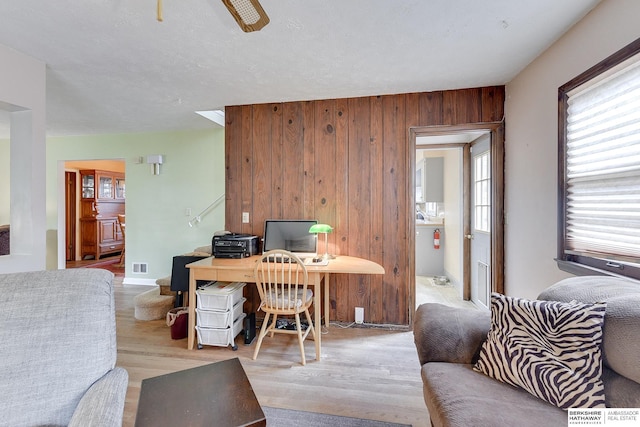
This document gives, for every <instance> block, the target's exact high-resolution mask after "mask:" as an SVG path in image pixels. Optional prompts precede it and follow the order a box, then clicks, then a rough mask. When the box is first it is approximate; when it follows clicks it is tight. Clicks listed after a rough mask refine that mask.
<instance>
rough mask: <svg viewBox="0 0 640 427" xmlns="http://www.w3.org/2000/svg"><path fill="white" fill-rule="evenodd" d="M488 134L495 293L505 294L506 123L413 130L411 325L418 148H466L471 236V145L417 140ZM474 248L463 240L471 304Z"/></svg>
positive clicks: (465, 204) (409, 195) (409, 196)
mask: <svg viewBox="0 0 640 427" xmlns="http://www.w3.org/2000/svg"><path fill="white" fill-rule="evenodd" d="M477 131H487V132H489V133H490V135H491V177H492V179H491V291H492V292H499V293H503V292H504V222H505V221H504V217H505V215H504V120H503V121H500V122H487V123H469V124H461V125H447V126H420V127H411V128H409V150H407V151H408V157H409V158H408V168H407V170H408V173H409V180H408V182H409V183H410V185H408V186H407V200H409V203H408V206H407V212H406V213H405V214H406V215H405V218H406V221H407V224H408V228H409V230H408V237H409V239H408V240H409V299H410V301H409V305H408V307H409V321H410V324H411V323H412V322H413V313H414V311H415V304H416V276H415V273H416V264H415V251H416V236H415V233H416V225H415V202H416V200H415V191H414V188H415V179H416V149H418V148H434V149H436V148H451V147H456V146H458V147H465V148H464V149H463V150H462V153H463V191H462V193H463V194H462V198H463V224H464V225H463V227H464V231H463V235H464V236H466V235H468V234H471V233H470V232H471V211H470V209H471V191H470V173H471V155H470V150H469V147H470V146H471V144H470V143H467V144H442V145H439V144H434V145H428V146H418V145H417V143H416V138H417V137H421V136H444V135H455V134H464V133H469V132H477ZM470 258H471V245H470V242H469V240H468V239H463V265H464V267H463V298H464V299H465V300H468V299H469V298H470V295H471V274H470V270H469V262H470Z"/></svg>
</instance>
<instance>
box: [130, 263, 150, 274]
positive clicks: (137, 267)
mask: <svg viewBox="0 0 640 427" xmlns="http://www.w3.org/2000/svg"><path fill="white" fill-rule="evenodd" d="M148 267H149V264H147V263H146V262H134V263H133V272H134V273H139V274H147V273H148V271H149V268H148Z"/></svg>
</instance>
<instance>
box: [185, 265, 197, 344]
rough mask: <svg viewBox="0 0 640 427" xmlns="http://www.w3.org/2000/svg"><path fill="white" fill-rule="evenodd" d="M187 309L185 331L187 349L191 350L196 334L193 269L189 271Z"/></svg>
mask: <svg viewBox="0 0 640 427" xmlns="http://www.w3.org/2000/svg"><path fill="white" fill-rule="evenodd" d="M187 304H188V306H187V307H188V308H189V329H188V331H187V349H188V350H193V343H194V341H195V333H196V279H195V275H194V273H193V269H189V297H188V299H187Z"/></svg>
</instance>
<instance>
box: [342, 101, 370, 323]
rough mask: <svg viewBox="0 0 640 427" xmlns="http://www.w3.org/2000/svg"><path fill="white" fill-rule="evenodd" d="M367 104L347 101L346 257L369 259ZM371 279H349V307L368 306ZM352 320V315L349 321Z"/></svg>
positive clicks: (368, 107) (368, 135) (353, 276)
mask: <svg viewBox="0 0 640 427" xmlns="http://www.w3.org/2000/svg"><path fill="white" fill-rule="evenodd" d="M370 123H371V105H370V101H369V98H352V99H349V186H348V188H349V189H348V194H349V225H348V227H349V228H348V230H349V234H348V240H347V242H348V253H349V255H354V256H359V257H363V258H369V249H370V244H371V217H370V216H369V212H370V206H371V167H370V164H371V160H370V157H369V156H370V147H369V138H370ZM370 283H371V280H370V278H369V277H368V276H356V275H350V276H349V295H348V299H349V305H350V306H351V307H365V316H366V314H367V309H366V308H367V307H368V306H369V304H368V302H369V295H370V289H369V288H370ZM351 317H353V314H351V315H350V316H349V318H351Z"/></svg>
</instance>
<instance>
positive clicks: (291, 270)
mask: <svg viewBox="0 0 640 427" xmlns="http://www.w3.org/2000/svg"><path fill="white" fill-rule="evenodd" d="M254 273H255V277H256V286H257V287H258V292H259V293H260V299H261V303H260V307H259V309H262V311H264V313H265V316H264V321H263V322H262V328H260V333H259V335H258V341H257V343H256V349H255V351H254V353H253V360H256V358H257V357H258V352H259V351H260V346H261V345H262V340H263V339H264V337H265V336H266V335H267V334H270V336H271V337H273V335H274V334H275V333H282V334H293V335H297V336H298V344H299V346H300V355H301V356H302V364H303V365H305V364H306V359H305V354H304V340H305V338H307V335H309V332H311V335H312V337H313V339H314V340H315V339H316V332H315V329H314V327H313V322H312V321H311V316H310V315H309V307H311V305H312V304H313V291H312V290H311V289H309V288H308V279H309V277H308V274H307V268H306V267H305V265H304V263H303V262H302V260H300V258H298V257H297V256H296V255H295V254H293V253H291V252H288V251H285V250H279V249H276V250H273V251H269V252H266V253H265V254H263V256H262V259H261V260H260V261H258V262H257V263H256V266H255V270H254ZM300 313H304V314H305V316H306V318H307V322H308V324H309V326H308V327H307V329H306V330H305V331H303V330H302V327H301V324H300ZM271 315H273V316H271ZM291 315H293V316H294V317H295V321H296V329H295V330H293V329H287V328H278V316H291ZM269 317H271V322H269Z"/></svg>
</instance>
